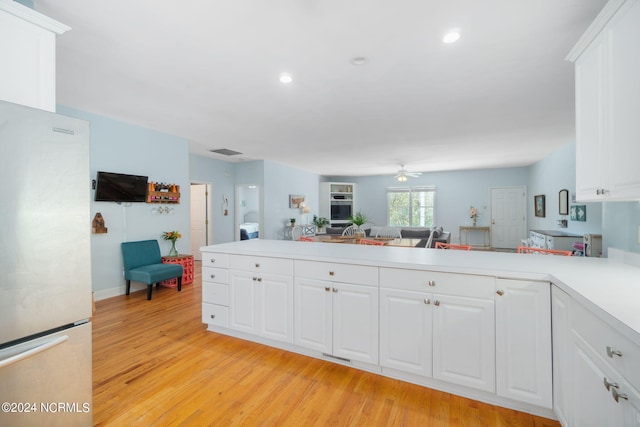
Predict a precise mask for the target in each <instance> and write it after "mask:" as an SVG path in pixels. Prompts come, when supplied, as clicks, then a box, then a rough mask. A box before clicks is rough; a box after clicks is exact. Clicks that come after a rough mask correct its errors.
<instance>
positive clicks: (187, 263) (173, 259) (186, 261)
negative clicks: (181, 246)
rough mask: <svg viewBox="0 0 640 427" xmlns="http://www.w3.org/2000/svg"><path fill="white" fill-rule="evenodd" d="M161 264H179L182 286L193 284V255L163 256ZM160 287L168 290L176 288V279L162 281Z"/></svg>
mask: <svg viewBox="0 0 640 427" xmlns="http://www.w3.org/2000/svg"><path fill="white" fill-rule="evenodd" d="M162 263H163V264H180V265H181V266H182V285H183V286H184V285H190V284H191V283H193V275H194V261H193V255H182V254H180V255H178V256H163V257H162ZM160 285H162V286H165V287H168V288H177V287H178V279H169V280H163V281H162V282H160Z"/></svg>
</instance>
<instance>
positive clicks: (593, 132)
mask: <svg viewBox="0 0 640 427" xmlns="http://www.w3.org/2000/svg"><path fill="white" fill-rule="evenodd" d="M639 43H640V1H638V0H626V1H624V0H613V1H610V2H609V3H608V4H607V5H606V6H605V8H604V9H603V11H602V12H601V14H600V15H599V16H598V19H596V20H595V21H594V23H593V24H592V26H591V27H589V29H588V30H587V32H586V33H585V35H584V36H583V37H582V38H581V39H580V41H579V42H578V44H577V45H576V47H574V49H573V50H572V51H571V53H570V54H569V56H568V59H569V60H572V61H574V62H575V67H576V197H577V199H578V200H579V201H598V200H637V199H638V198H640V170H639V169H638V167H637V164H636V163H637V159H638V158H640V144H638V140H640V122H639V121H638V120H637V113H638V111H640V80H639V79H638V78H637V76H638V75H640V57H639V56H638V55H637V48H638V44H639Z"/></svg>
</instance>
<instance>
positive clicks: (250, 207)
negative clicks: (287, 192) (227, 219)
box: [234, 184, 262, 240]
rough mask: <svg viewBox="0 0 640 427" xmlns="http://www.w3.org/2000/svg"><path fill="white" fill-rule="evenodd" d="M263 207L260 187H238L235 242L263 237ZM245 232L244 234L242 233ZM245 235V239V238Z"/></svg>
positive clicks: (240, 185) (246, 185)
mask: <svg viewBox="0 0 640 427" xmlns="http://www.w3.org/2000/svg"><path fill="white" fill-rule="evenodd" d="M261 206H262V203H261V200H260V186H259V185H255V184H239V185H236V194H235V212H236V215H235V225H236V227H235V228H236V230H235V233H234V235H235V240H241V239H247V238H248V239H255V238H259V237H262V236H261V233H262V226H261V224H262V210H261V209H260V207H261ZM242 230H244V233H243V232H242ZM243 234H244V237H243Z"/></svg>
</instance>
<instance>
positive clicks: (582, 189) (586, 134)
mask: <svg viewBox="0 0 640 427" xmlns="http://www.w3.org/2000/svg"><path fill="white" fill-rule="evenodd" d="M604 60H605V57H604V37H603V34H600V35H599V36H598V37H597V38H596V39H595V40H594V41H593V42H591V45H590V46H589V47H588V48H587V50H586V51H585V52H584V53H583V54H582V55H581V56H580V58H579V59H578V60H577V61H576V197H577V199H578V200H580V201H587V200H600V199H602V197H603V196H602V195H600V194H599V190H600V189H602V188H604V187H605V185H606V184H605V182H604V179H605V177H604V175H603V168H602V167H601V164H603V163H606V162H605V161H604V160H603V155H604V152H603V149H602V148H603V138H604V134H603V132H604V114H603V110H604V107H603V106H604V102H605V99H604Z"/></svg>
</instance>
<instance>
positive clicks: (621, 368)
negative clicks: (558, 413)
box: [571, 302, 640, 389]
mask: <svg viewBox="0 0 640 427" xmlns="http://www.w3.org/2000/svg"><path fill="white" fill-rule="evenodd" d="M571 327H572V329H573V330H574V331H575V332H576V333H578V334H579V335H580V336H581V337H582V338H583V339H584V340H585V341H586V342H587V344H588V345H589V346H591V347H592V348H593V349H594V350H595V352H596V354H597V355H598V356H600V357H601V358H602V359H603V360H606V361H607V363H609V364H610V365H611V366H612V367H613V368H614V369H616V370H617V371H618V372H620V374H622V376H623V377H625V378H626V379H627V381H629V382H630V383H631V385H632V386H633V387H635V388H636V389H640V369H638V366H640V346H638V345H637V344H636V343H634V342H632V341H631V340H629V339H628V338H626V337H625V336H623V335H622V334H621V333H620V332H618V331H616V330H615V329H614V328H613V327H611V326H609V324H607V323H606V322H605V321H604V320H602V319H600V318H599V317H597V316H596V315H595V314H593V313H592V312H591V311H589V310H587V309H586V308H585V307H584V306H582V305H581V304H579V303H576V302H573V304H572V306H571ZM607 348H610V349H611V354H609V353H610V352H607ZM613 352H620V355H617V354H613Z"/></svg>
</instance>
